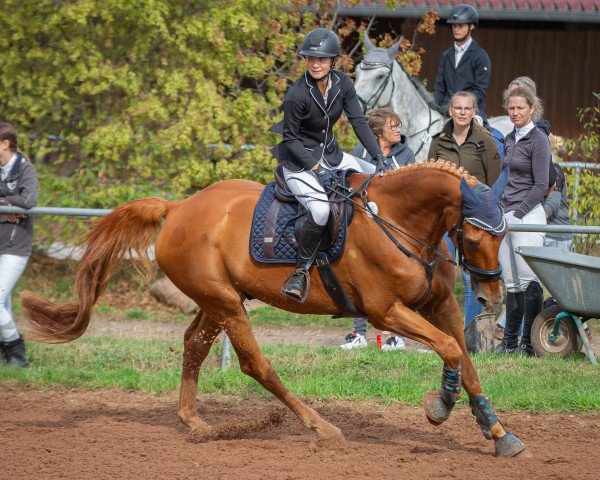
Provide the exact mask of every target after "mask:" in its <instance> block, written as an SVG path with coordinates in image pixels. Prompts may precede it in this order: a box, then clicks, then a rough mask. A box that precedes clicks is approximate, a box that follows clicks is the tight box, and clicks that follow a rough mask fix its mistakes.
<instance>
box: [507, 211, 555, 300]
mask: <svg viewBox="0 0 600 480" xmlns="http://www.w3.org/2000/svg"><path fill="white" fill-rule="evenodd" d="M504 218H505V219H506V223H507V224H508V233H507V234H506V237H504V239H503V240H502V244H501V245H500V251H499V253H498V259H499V261H500V265H501V266H502V279H503V280H504V284H505V286H506V290H507V291H508V292H512V293H517V292H524V291H525V290H527V286H528V285H529V282H532V281H536V282H538V283H539V282H540V281H539V279H538V277H537V276H536V274H535V273H533V271H532V270H531V268H529V265H527V262H525V260H524V259H523V257H522V256H521V255H519V254H518V253H515V250H516V248H517V247H543V246H544V236H545V233H542V232H511V231H510V226H511V225H518V224H525V225H528V224H536V225H546V214H545V213H544V208H543V207H542V205H541V204H539V205H537V206H536V207H535V208H534V209H533V210H531V212H529V213H528V214H527V215H525V216H524V217H523V218H522V219H520V220H519V219H518V218H515V217H514V212H507V213H505V214H504Z"/></svg>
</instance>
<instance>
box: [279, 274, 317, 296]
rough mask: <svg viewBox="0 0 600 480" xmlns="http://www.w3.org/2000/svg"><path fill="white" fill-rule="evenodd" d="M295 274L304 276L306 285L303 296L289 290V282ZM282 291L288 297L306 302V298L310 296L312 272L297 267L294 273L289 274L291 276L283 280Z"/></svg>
mask: <svg viewBox="0 0 600 480" xmlns="http://www.w3.org/2000/svg"><path fill="white" fill-rule="evenodd" d="M295 276H302V277H304V283H305V287H304V292H303V294H302V296H301V297H299V296H297V295H296V294H295V293H293V292H291V291H290V290H289V284H290V282H291V281H292V279H293V278H294V277H295ZM281 293H283V294H284V295H285V296H287V297H290V298H291V299H293V300H296V301H297V302H300V303H304V302H305V301H306V298H307V297H308V294H309V293H310V273H309V272H307V271H306V270H304V269H303V268H297V269H296V270H294V273H292V274H291V275H290V276H289V278H288V279H287V280H286V281H285V282H283V285H282V287H281Z"/></svg>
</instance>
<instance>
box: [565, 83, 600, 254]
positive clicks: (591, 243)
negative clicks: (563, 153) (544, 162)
mask: <svg viewBox="0 0 600 480" xmlns="http://www.w3.org/2000/svg"><path fill="white" fill-rule="evenodd" d="M594 98H595V99H596V103H595V105H593V106H589V107H583V108H580V109H579V110H578V114H577V116H578V118H579V121H580V123H581V125H582V127H583V133H582V134H581V135H580V136H579V137H578V138H577V139H574V140H567V142H566V146H567V150H568V152H567V153H568V155H569V156H570V157H573V156H575V158H576V160H577V161H579V162H586V163H598V161H599V158H598V153H599V152H600V93H594ZM566 173H567V179H568V183H569V198H571V205H570V207H571V218H575V219H577V224H579V225H600V202H599V201H598V198H600V171H598V170H590V169H583V170H580V171H578V170H575V169H568V170H567V172H566ZM599 238H600V235H583V236H581V237H577V238H576V242H575V244H576V248H577V249H578V250H580V251H582V252H583V253H586V254H590V253H591V252H592V250H593V249H594V248H595V247H596V244H597V243H598V239H599Z"/></svg>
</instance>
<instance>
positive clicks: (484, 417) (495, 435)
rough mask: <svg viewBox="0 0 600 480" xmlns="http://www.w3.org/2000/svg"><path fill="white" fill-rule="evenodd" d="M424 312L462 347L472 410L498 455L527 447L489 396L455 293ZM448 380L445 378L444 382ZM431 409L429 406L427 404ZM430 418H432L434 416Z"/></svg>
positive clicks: (465, 376) (463, 364) (463, 384)
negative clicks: (468, 342) (470, 348)
mask: <svg viewBox="0 0 600 480" xmlns="http://www.w3.org/2000/svg"><path fill="white" fill-rule="evenodd" d="M422 313H423V315H424V316H425V317H426V318H427V320H429V321H430V322H431V323H432V324H434V325H435V326H437V327H438V328H439V329H440V330H442V331H443V332H444V333H447V334H448V335H450V336H452V337H454V338H455V339H456V341H457V342H458V345H459V346H460V348H461V350H462V360H461V367H462V371H461V372H460V373H461V374H462V386H463V387H464V388H465V390H466V391H467V393H468V394H469V405H470V406H471V411H472V412H473V415H474V416H475V419H476V420H477V423H478V424H479V427H480V428H481V431H482V432H483V435H484V436H485V438H487V439H488V440H492V439H493V440H494V444H495V449H496V455H498V456H499V457H512V456H515V455H518V454H520V453H521V452H523V451H524V450H525V448H526V447H525V444H524V443H523V442H522V441H521V440H520V439H519V438H517V437H516V436H515V435H514V434H512V433H510V432H507V431H506V430H505V429H504V426H503V425H502V421H501V420H500V418H499V417H498V415H497V414H496V411H495V410H494V407H493V406H492V404H491V402H490V400H489V399H488V397H487V396H486V395H485V394H484V393H483V389H482V388H481V383H480V381H479V376H478V374H477V371H476V370H475V366H474V365H473V362H472V361H471V357H470V355H469V352H468V351H467V345H466V343H465V336H464V329H463V320H462V315H461V313H460V308H459V306H458V303H457V302H456V300H455V299H454V297H452V296H450V297H449V298H447V299H446V300H445V301H441V302H438V303H437V304H430V305H428V306H427V307H426V308H425V309H423V311H422ZM446 367H447V365H444V377H446V373H447V372H446ZM445 383H446V380H442V385H444V384H445ZM443 388H444V387H442V390H441V391H440V392H439V395H438V396H439V397H442V395H443ZM436 394H437V392H429V393H428V394H427V395H429V396H430V397H435V396H436ZM426 410H427V408H426ZM428 418H429V419H430V421H431V418H430V417H429V414H428Z"/></svg>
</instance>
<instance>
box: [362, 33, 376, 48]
mask: <svg viewBox="0 0 600 480" xmlns="http://www.w3.org/2000/svg"><path fill="white" fill-rule="evenodd" d="M363 37H364V44H365V50H366V51H367V52H368V51H369V50H371V49H372V48H375V45H373V44H372V43H371V40H370V39H369V34H368V33H367V31H366V30H365V31H364V32H363Z"/></svg>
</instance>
